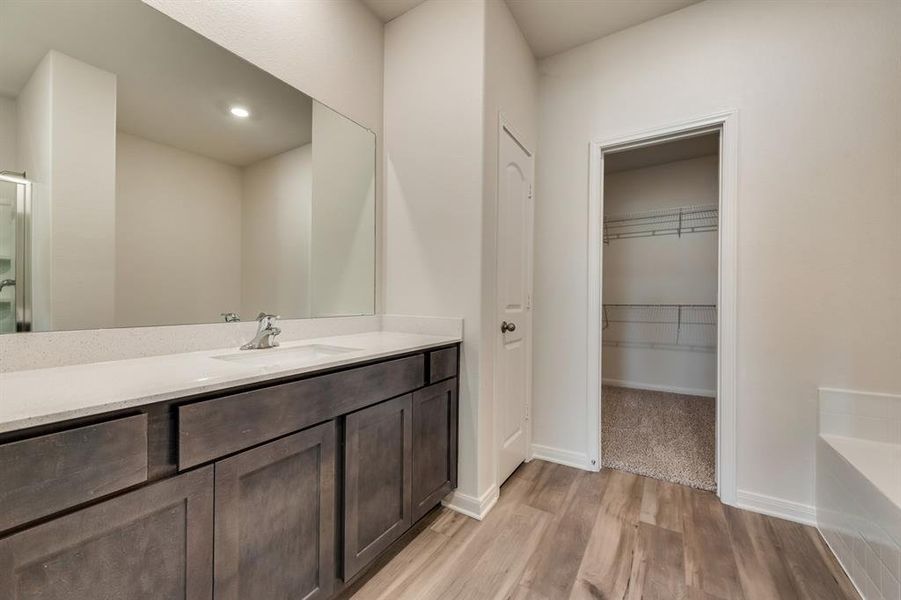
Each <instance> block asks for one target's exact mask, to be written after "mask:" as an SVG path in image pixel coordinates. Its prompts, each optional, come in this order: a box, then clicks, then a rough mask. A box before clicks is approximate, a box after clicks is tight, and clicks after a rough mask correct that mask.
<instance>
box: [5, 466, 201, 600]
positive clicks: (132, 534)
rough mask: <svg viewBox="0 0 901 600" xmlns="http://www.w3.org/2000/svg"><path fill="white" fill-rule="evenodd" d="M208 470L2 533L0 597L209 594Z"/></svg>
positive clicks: (190, 598) (182, 598)
mask: <svg viewBox="0 0 901 600" xmlns="http://www.w3.org/2000/svg"><path fill="white" fill-rule="evenodd" d="M212 582H213V468H212V467H204V468H202V469H198V470H196V471H192V472H191V473H186V474H184V475H179V476H176V477H173V478H171V479H166V480H164V481H161V482H159V483H154V484H152V485H149V486H147V487H143V488H140V489H138V490H136V491H133V492H129V493H126V494H124V495H122V496H119V497H116V498H113V499H112V500H106V501H104V502H101V503H99V504H95V505H93V506H91V507H89V508H85V509H82V510H78V511H75V512H73V513H70V514H68V515H66V516H63V517H60V518H57V519H55V520H53V521H49V522H47V523H44V524H43V525H38V526H35V527H32V528H31V529H26V530H25V531H22V532H20V533H16V534H13V535H12V536H9V537H6V538H3V539H0V598H3V600H24V599H26V598H28V599H29V600H32V599H40V600H72V599H73V598H79V599H81V598H122V599H126V598H127V599H129V600H158V599H159V598H167V599H171V600H209V598H210V597H211V596H212Z"/></svg>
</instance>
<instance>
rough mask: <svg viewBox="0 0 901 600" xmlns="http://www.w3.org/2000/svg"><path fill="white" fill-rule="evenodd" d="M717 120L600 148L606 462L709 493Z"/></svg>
mask: <svg viewBox="0 0 901 600" xmlns="http://www.w3.org/2000/svg"><path fill="white" fill-rule="evenodd" d="M719 207H720V130H719V129H718V128H713V129H710V130H706V131H704V130H702V131H699V132H692V133H691V134H686V135H681V136H678V137H676V138H675V139H663V140H659V141H657V142H656V143H653V144H645V145H639V146H638V147H632V148H629V147H627V148H624V149H619V150H613V151H610V152H605V153H604V156H603V216H602V222H603V227H602V238H601V244H602V245H603V248H602V269H601V272H602V292H601V297H602V304H601V319H600V326H601V345H602V349H601V374H602V379H601V386H602V387H601V404H602V407H601V457H602V466H604V467H610V468H614V469H621V470H625V471H629V472H633V473H637V474H640V475H645V476H648V477H653V478H657V479H661V480H665V481H670V482H673V483H678V484H682V485H688V486H691V487H695V488H699V489H704V490H710V491H716V486H717V471H716V455H717V449H716V444H717V414H716V396H717V341H718V335H717V323H718V319H717V301H718V288H719V286H718V265H719V261H718V259H719V231H718V230H719Z"/></svg>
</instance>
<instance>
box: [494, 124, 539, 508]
mask: <svg viewBox="0 0 901 600" xmlns="http://www.w3.org/2000/svg"><path fill="white" fill-rule="evenodd" d="M505 132H506V133H507V134H509V135H510V137H512V138H513V141H515V142H516V143H517V144H519V147H520V148H522V149H523V151H524V152H525V153H526V154H527V155H528V156H529V159H530V160H531V161H532V182H531V186H532V194H531V197H530V198H529V206H528V210H527V213H528V227H527V229H528V232H527V239H528V250H527V251H526V286H527V288H528V289H527V290H526V310H525V312H524V313H523V318H525V319H526V321H527V323H528V327H527V329H526V330H527V331H528V332H529V334H528V338H527V339H526V381H525V390H526V400H525V405H526V406H525V410H526V418H525V420H526V423H525V435H526V441H525V443H526V456H525V462H529V461H531V460H532V337H533V332H532V321H533V319H532V297H533V292H534V287H533V286H534V283H533V282H534V273H533V268H534V253H535V153H534V151H532V150H531V149H529V147H528V145H526V143H525V142H524V141H523V140H524V139H525V138H524V137H523V136H522V135H520V134H519V133H518V132H517V130H516V129H515V128H514V127H513V125H512V124H511V123H510V121H509V119H507V117H506V115H505V114H504V112H503V111H498V119H497V151H496V158H495V163H496V164H495V174H496V180H497V181H495V193H494V215H495V223H494V276H493V281H492V286H493V288H494V294H493V297H492V305H491V317H492V319H491V331H492V335H493V336H494V344H493V346H492V347H493V348H494V357H495V360H494V369H492V371H493V377H492V384H491V385H492V396H493V399H494V401H493V402H492V409H493V410H492V420H493V426H492V436H493V438H494V443H493V444H492V446H493V451H494V481H495V482H496V483H495V485H496V486H497V488H498V490H500V486H501V484H502V483H503V482H502V481H501V480H500V453H501V445H502V444H503V443H504V439H503V435H501V434H499V432H498V429H499V427H500V419H499V418H498V413H499V411H498V408H497V407H498V402H497V399H498V393H497V387H498V372H497V362H498V361H497V359H498V358H499V357H500V355H501V352H502V348H501V345H502V344H503V336H502V335H500V336H499V335H498V334H497V332H498V330H497V328H496V325H497V323H496V322H497V317H498V300H497V296H498V285H497V273H498V269H497V262H498V259H499V257H500V253H499V252H498V249H497V248H498V242H499V237H498V227H500V219H499V218H498V214H499V212H500V211H499V210H498V209H499V208H500V201H501V177H500V169H501V140H502V139H503V136H504V133H505Z"/></svg>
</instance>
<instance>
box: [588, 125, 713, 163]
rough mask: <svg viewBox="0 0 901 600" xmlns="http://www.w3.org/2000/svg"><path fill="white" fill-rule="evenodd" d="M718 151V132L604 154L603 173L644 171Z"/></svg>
mask: <svg viewBox="0 0 901 600" xmlns="http://www.w3.org/2000/svg"><path fill="white" fill-rule="evenodd" d="M719 151H720V135H719V132H713V133H706V134H703V135H696V136H692V137H686V138H682V139H678V140H673V141H670V142H662V143H660V144H654V145H652V146H642V147H639V148H634V149H632V150H624V151H622V152H611V153H609V154H608V153H605V154H604V172H605V173H618V172H620V171H631V170H632V169H644V168H646V167H654V166H657V165H665V164H666V163H671V162H675V161H677V160H689V159H692V158H701V157H702V156H711V155H713V156H715V155H717V154H719Z"/></svg>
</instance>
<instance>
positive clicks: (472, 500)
mask: <svg viewBox="0 0 901 600" xmlns="http://www.w3.org/2000/svg"><path fill="white" fill-rule="evenodd" d="M498 497H499V490H498V488H497V486H496V485H492V486H491V487H490V488H488V490H486V491H485V493H483V494H482V495H481V496H479V497H476V496H470V495H469V494H464V493H462V492H453V493H452V494H450V495H449V496H448V497H447V498H445V499H444V500H442V501H441V505H442V506H446V507H447V508H449V509H451V510H453V511H456V512H458V513H460V514H463V515H466V516H467V517H472V518H473V519H477V520H479V521H481V520H482V519H484V518H485V515H487V514H488V513H489V512H490V511H491V509H492V508H494V505H495V504H497V499H498Z"/></svg>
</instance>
